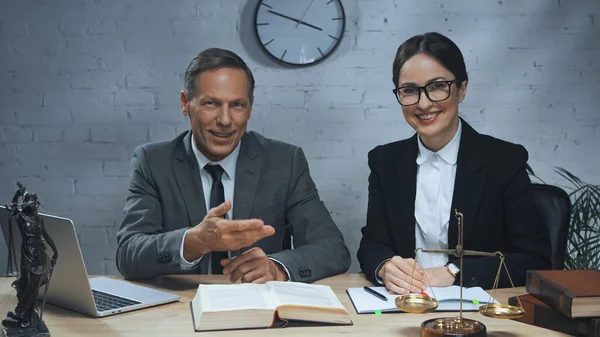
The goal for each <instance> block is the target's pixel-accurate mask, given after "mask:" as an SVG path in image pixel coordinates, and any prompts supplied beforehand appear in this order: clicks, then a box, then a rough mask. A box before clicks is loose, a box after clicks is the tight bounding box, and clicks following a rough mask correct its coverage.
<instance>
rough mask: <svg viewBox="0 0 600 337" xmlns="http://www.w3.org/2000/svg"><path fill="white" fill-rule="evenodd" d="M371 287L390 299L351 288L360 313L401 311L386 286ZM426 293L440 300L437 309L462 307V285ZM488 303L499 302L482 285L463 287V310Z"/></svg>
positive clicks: (450, 309) (452, 309)
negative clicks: (382, 298)
mask: <svg viewBox="0 0 600 337" xmlns="http://www.w3.org/2000/svg"><path fill="white" fill-rule="evenodd" d="M371 289H373V290H375V291H377V292H379V293H380V294H382V295H384V296H385V297H386V298H387V299H388V300H387V301H383V300H381V299H379V298H377V297H375V296H373V295H371V294H369V293H367V292H366V291H365V290H364V289H363V288H349V289H348V290H347V292H348V295H349V296H350V299H351V300H352V304H353V305H354V308H355V309H356V313H358V314H367V313H373V312H375V311H377V310H380V311H381V312H400V310H399V309H398V308H397V307H396V297H398V295H390V293H389V292H388V290H387V289H386V288H385V287H371ZM425 293H426V294H427V295H429V296H431V297H434V298H436V299H437V300H438V301H439V306H438V308H437V311H458V310H459V307H460V287H459V286H450V287H431V288H427V289H426V290H425ZM488 303H498V301H496V300H495V299H493V298H492V297H491V296H490V295H489V294H488V293H487V292H485V290H483V289H482V288H481V287H473V288H465V287H463V311H477V310H479V307H480V306H481V305H484V304H488Z"/></svg>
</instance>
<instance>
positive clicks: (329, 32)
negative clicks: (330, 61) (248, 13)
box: [254, 0, 346, 66]
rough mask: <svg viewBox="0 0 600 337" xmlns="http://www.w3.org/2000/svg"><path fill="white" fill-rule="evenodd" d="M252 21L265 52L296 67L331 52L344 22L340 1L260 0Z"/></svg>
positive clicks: (316, 60)
mask: <svg viewBox="0 0 600 337" xmlns="http://www.w3.org/2000/svg"><path fill="white" fill-rule="evenodd" d="M254 20H255V22H254V23H255V27H256V35H257V37H258V40H259V42H260V44H261V46H262V47H263V49H264V50H265V51H266V52H267V54H269V55H270V56H271V57H272V58H274V59H275V60H277V61H278V62H281V63H284V64H288V65H296V66H306V65H312V64H315V63H318V62H320V61H322V60H324V59H325V58H327V57H328V56H329V55H331V54H332V53H333V52H334V51H335V49H336V48H337V46H338V45H339V43H340V41H341V40H342V36H343V35H344V28H345V24H346V16H345V14H344V8H343V7H342V3H341V2H340V0H262V1H260V2H259V4H258V7H257V8H256V15H255V18H254Z"/></svg>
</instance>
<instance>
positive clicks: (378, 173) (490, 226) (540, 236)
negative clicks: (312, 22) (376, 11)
mask: <svg viewBox="0 0 600 337" xmlns="http://www.w3.org/2000/svg"><path fill="white" fill-rule="evenodd" d="M393 81H394V85H395V87H396V89H394V94H395V95H396V99H397V100H398V102H399V103H400V105H401V106H402V112H403V114H404V118H405V119H406V121H407V123H408V124H409V125H410V126H411V127H413V129H415V131H416V134H415V135H414V136H412V137H410V138H408V139H405V140H401V141H398V142H394V143H390V144H386V145H380V146H377V147H376V148H375V149H373V150H372V151H370V152H369V167H370V169H371V174H370V176H369V204H368V210H367V224H366V226H365V227H363V228H362V234H363V237H362V240H361V242H360V247H359V250H358V260H359V262H360V266H361V268H362V270H363V272H364V273H365V275H366V277H367V278H368V279H369V280H370V281H371V282H373V283H379V284H385V286H386V287H387V288H388V289H389V290H390V291H391V292H394V293H398V294H406V293H408V292H419V291H420V290H421V289H425V288H426V287H427V286H428V285H429V286H438V287H439V286H449V285H452V284H457V283H458V279H459V278H458V273H462V274H463V282H464V286H467V287H469V286H481V287H483V288H488V289H489V288H492V286H493V284H494V280H495V277H496V273H497V271H498V266H499V262H500V260H499V259H498V258H496V257H465V258H464V263H463V268H462V270H459V269H458V266H459V263H458V261H457V259H456V258H455V257H454V256H447V255H441V254H424V253H419V256H418V260H417V261H416V262H415V260H414V258H415V249H416V248H423V249H448V248H450V249H453V248H454V247H455V246H456V244H457V240H458V225H457V220H456V218H455V216H454V211H455V210H458V211H459V212H461V213H463V214H464V249H468V250H478V251H485V252H496V251H500V252H502V253H503V254H504V255H505V257H506V260H505V262H506V265H507V266H508V269H509V271H510V274H511V277H512V280H513V282H514V283H515V285H523V284H524V283H525V279H526V272H527V270H529V269H550V267H551V263H550V250H551V248H550V242H549V239H548V230H547V229H546V228H545V226H544V225H543V224H542V222H541V218H540V216H539V214H538V213H537V210H536V205H535V204H534V200H533V194H532V187H531V182H530V180H529V177H528V175H527V172H526V170H525V164H526V163H527V158H528V154H527V151H526V150H525V148H523V147H522V146H521V145H516V144H512V143H508V142H505V141H502V140H499V139H496V138H493V137H490V136H487V135H481V134H479V133H477V132H476V131H475V130H474V129H473V128H471V126H469V124H467V123H466V122H465V121H464V120H462V119H461V118H459V116H458V104H459V103H461V102H462V101H463V99H464V97H465V94H466V92H467V84H468V82H467V81H468V78H467V71H466V67H465V63H464V60H463V56H462V53H461V52H460V49H459V48H458V47H457V46H456V44H454V42H452V41H451V40H450V39H448V38H447V37H445V36H443V35H441V34H438V33H427V34H424V35H418V36H414V37H412V38H410V39H408V40H407V41H405V42H404V43H403V44H402V45H401V46H400V47H399V48H398V52H397V54H396V58H395V60H394V65H393ZM489 94H490V95H493V94H494V93H493V89H490V93H489ZM413 267H414V268H415V270H416V271H417V272H415V275H414V279H413V281H412V283H410V280H411V271H412V269H413ZM409 283H410V284H409ZM499 286H500V287H506V286H510V282H509V281H508V278H507V277H506V275H505V273H504V272H503V273H502V276H501V278H500V284H499Z"/></svg>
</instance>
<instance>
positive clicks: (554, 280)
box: [526, 270, 600, 318]
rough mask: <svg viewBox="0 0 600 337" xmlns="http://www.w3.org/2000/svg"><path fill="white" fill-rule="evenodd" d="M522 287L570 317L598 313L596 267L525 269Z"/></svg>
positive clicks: (599, 295) (599, 274)
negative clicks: (581, 268)
mask: <svg viewBox="0 0 600 337" xmlns="http://www.w3.org/2000/svg"><path fill="white" fill-rule="evenodd" d="M526 288H527V292H528V293H530V294H532V295H534V296H535V297H537V298H538V299H540V300H541V301H542V302H544V303H546V304H548V305H549V306H551V307H552V308H554V309H556V310H558V311H559V312H561V313H563V314H564V315H566V316H569V317H571V318H577V317H598V316H600V271H597V270H529V271H527V281H526Z"/></svg>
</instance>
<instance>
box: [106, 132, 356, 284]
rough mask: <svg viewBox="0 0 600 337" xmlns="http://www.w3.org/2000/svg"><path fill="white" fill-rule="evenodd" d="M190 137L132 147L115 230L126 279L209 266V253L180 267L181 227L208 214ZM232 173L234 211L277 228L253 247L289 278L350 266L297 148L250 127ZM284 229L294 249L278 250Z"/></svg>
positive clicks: (238, 216) (313, 277)
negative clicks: (278, 264) (282, 268)
mask: <svg viewBox="0 0 600 337" xmlns="http://www.w3.org/2000/svg"><path fill="white" fill-rule="evenodd" d="M190 138H191V132H189V131H187V132H184V133H183V134H181V135H179V136H177V137H176V138H175V139H173V140H171V141H166V142H156V143H150V144H145V145H142V146H139V147H137V148H136V149H135V151H134V154H133V159H132V172H131V180H130V183H129V196H128V197H127V201H126V204H125V209H124V218H123V221H122V223H121V226H120V228H119V231H118V233H117V240H118V247H117V268H118V269H119V271H120V272H121V274H123V276H124V277H125V278H128V279H147V278H153V277H157V276H160V275H165V274H181V273H199V274H206V273H207V272H208V264H209V259H207V258H204V259H202V260H201V262H200V263H199V265H198V266H197V268H195V269H192V270H182V269H181V267H180V248H181V242H182V239H183V234H184V232H185V231H186V230H187V229H188V228H190V227H193V226H196V225H197V224H199V223H200V222H201V221H202V219H203V218H204V216H205V215H206V213H207V210H206V206H205V201H204V194H203V190H202V181H201V179H200V169H199V168H198V163H197V161H196V158H195V156H194V153H193V152H192V147H191V140H190ZM235 177H236V178H235V190H234V200H233V218H234V219H248V218H258V219H262V220H263V221H264V222H265V224H267V225H271V226H273V227H274V228H275V234H274V235H272V236H269V237H266V238H263V239H262V240H260V241H258V242H256V243H255V244H254V246H256V247H260V248H262V249H263V250H264V251H265V253H266V254H267V255H269V256H271V257H273V258H275V259H277V260H278V261H280V262H281V263H283V264H284V265H285V266H286V267H287V268H288V271H289V272H290V275H291V278H292V280H294V281H302V282H313V281H316V280H318V279H321V278H325V277H328V276H332V275H336V274H341V273H344V272H346V271H347V270H348V268H349V266H350V253H349V251H348V248H347V247H346V245H345V243H344V238H343V236H342V234H341V232H340V231H339V229H338V228H337V226H336V225H335V223H334V222H333V220H332V219H331V216H330V215H329V212H328V211H327V209H326V208H325V205H324V204H323V202H322V201H321V200H320V199H319V195H318V192H317V189H316V187H315V184H314V182H313V180H312V179H311V177H310V173H309V169H308V163H307V161H306V158H305V156H304V153H303V152H302V149H300V148H299V147H296V146H292V145H289V144H285V143H282V142H278V141H274V140H270V139H267V138H265V137H263V136H261V135H259V134H257V133H255V132H248V133H246V134H245V135H244V136H243V137H242V140H241V148H240V153H239V157H238V162H237V165H236V176H235ZM286 231H289V232H291V234H292V235H293V243H294V249H293V250H283V247H284V240H285V235H284V232H286ZM249 248H251V247H248V248H246V249H243V250H242V251H244V250H247V249H249ZM242 251H235V252H232V253H233V255H239V254H240V253H241V252H242Z"/></svg>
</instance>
